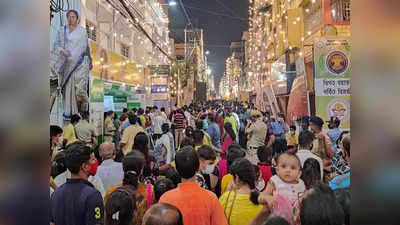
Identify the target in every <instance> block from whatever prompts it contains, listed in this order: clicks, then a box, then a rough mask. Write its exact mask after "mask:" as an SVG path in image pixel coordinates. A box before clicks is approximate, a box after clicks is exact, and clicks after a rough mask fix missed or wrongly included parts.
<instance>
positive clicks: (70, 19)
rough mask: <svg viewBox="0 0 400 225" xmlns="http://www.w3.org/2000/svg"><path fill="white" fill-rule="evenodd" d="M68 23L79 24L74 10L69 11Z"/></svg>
mask: <svg viewBox="0 0 400 225" xmlns="http://www.w3.org/2000/svg"><path fill="white" fill-rule="evenodd" d="M67 19H68V24H69V25H77V24H78V16H77V15H76V14H75V13H74V12H69V13H68V15H67Z"/></svg>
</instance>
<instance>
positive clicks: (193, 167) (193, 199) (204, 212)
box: [159, 146, 228, 225]
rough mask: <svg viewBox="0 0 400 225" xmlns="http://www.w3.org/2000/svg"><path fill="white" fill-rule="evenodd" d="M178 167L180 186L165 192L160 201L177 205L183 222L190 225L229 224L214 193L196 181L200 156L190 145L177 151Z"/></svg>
mask: <svg viewBox="0 0 400 225" xmlns="http://www.w3.org/2000/svg"><path fill="white" fill-rule="evenodd" d="M175 164H176V169H177V171H178V173H179V175H180V176H181V178H182V183H180V184H178V187H177V188H175V189H173V190H171V191H168V192H166V193H164V195H163V196H161V198H160V201H159V202H160V203H169V204H171V205H174V206H176V207H177V208H178V209H179V210H180V211H181V212H182V215H183V223H184V224H190V225H227V224H228V222H227V220H226V217H225V214H224V212H223V210H222V207H221V205H220V203H219V201H218V199H217V197H216V196H215V194H214V193H212V192H210V191H208V190H205V189H202V188H200V187H199V185H198V184H197V183H196V172H197V171H198V170H199V164H200V162H199V157H198V156H197V153H196V151H195V150H194V149H193V148H192V147H190V146H186V147H183V148H182V149H181V150H180V151H178V152H177V153H176V157H175Z"/></svg>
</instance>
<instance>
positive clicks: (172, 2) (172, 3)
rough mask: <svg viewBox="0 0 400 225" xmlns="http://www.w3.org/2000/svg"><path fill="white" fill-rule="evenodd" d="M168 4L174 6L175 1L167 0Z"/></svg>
mask: <svg viewBox="0 0 400 225" xmlns="http://www.w3.org/2000/svg"><path fill="white" fill-rule="evenodd" d="M168 5H169V6H176V1H169V3H168Z"/></svg>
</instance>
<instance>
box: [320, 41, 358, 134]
mask: <svg viewBox="0 0 400 225" xmlns="http://www.w3.org/2000/svg"><path fill="white" fill-rule="evenodd" d="M314 71H315V74H314V75H315V78H314V79H315V82H314V87H315V108H316V115H317V116H319V117H321V118H322V119H323V120H324V121H327V120H329V118H330V117H331V116H337V117H338V118H339V119H340V121H341V125H340V128H341V129H345V130H346V129H350V95H351V92H350V72H351V61H350V43H349V41H348V39H347V38H341V37H337V38H324V37H321V38H318V39H316V40H315V41H314Z"/></svg>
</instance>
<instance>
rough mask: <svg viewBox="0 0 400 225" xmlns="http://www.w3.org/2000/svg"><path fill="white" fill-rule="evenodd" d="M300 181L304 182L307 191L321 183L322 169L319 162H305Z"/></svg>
mask: <svg viewBox="0 0 400 225" xmlns="http://www.w3.org/2000/svg"><path fill="white" fill-rule="evenodd" d="M300 179H302V180H303V181H304V184H305V185H306V189H307V190H309V189H310V188H311V187H312V186H314V185H316V184H318V183H320V182H321V167H320V165H319V162H318V160H316V159H313V158H309V159H307V160H306V161H305V162H304V165H303V170H302V173H301V177H300Z"/></svg>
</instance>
